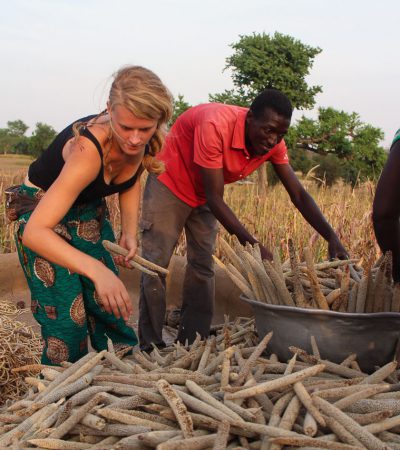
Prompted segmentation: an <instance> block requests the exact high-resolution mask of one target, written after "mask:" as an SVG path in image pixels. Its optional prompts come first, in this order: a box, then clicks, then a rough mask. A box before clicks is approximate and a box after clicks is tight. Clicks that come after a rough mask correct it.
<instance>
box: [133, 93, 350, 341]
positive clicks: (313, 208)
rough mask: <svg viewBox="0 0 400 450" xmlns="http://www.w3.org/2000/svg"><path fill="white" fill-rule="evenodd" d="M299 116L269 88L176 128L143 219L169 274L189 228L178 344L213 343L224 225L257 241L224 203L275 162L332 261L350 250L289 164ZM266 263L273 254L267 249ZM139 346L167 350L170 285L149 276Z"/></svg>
mask: <svg viewBox="0 0 400 450" xmlns="http://www.w3.org/2000/svg"><path fill="white" fill-rule="evenodd" d="M291 116H292V106H291V103H290V101H289V99H288V98H287V97H286V96H285V95H284V94H283V93H281V92H280V91H278V90H275V89H267V90H265V91H263V92H262V93H261V94H260V95H258V96H257V97H256V99H255V100H254V102H253V103H252V105H251V106H250V108H249V109H248V108H242V107H238V106H232V105H224V104H219V103H209V104H204V105H198V106H195V107H193V108H190V109H189V110H187V111H186V112H184V113H183V114H182V115H181V116H179V118H178V119H177V120H176V122H175V124H174V125H173V127H172V128H171V130H170V132H169V134H168V136H167V138H166V140H165V143H164V147H163V150H162V151H161V153H160V156H159V158H160V159H161V160H162V161H164V163H165V172H163V173H162V174H161V175H159V176H158V178H157V177H156V176H155V175H152V174H150V175H149V177H148V180H147V184H146V188H145V191H144V201H143V211H142V218H141V230H142V254H143V256H144V257H145V258H146V259H148V260H150V261H153V262H155V263H157V264H159V265H161V266H164V267H167V266H168V264H169V261H170V259H171V256H172V253H173V250H174V247H175V245H176V243H177V240H178V238H179V236H180V234H181V232H182V230H183V229H185V235H186V242H187V261H188V263H187V267H186V274H185V280H184V284H183V303H182V310H181V323H180V327H179V332H178V341H180V342H185V340H186V339H188V341H189V342H192V341H193V340H194V339H195V337H196V332H198V333H200V334H201V335H202V336H203V337H206V336H208V334H209V329H210V324H211V319H212V314H213V303H214V269H213V260H212V254H213V252H214V246H215V238H216V235H217V221H218V222H220V223H221V224H222V225H223V226H224V227H225V228H226V230H227V231H228V232H229V233H230V234H235V235H236V236H237V237H238V239H239V241H240V242H241V243H242V244H244V243H245V242H249V243H250V244H254V243H256V242H258V241H257V239H256V238H255V237H253V236H252V235H251V234H250V233H249V232H248V231H247V230H246V228H245V227H244V226H243V225H242V224H241V223H240V221H239V220H238V218H237V217H236V216H235V214H234V213H233V212H232V210H231V209H230V208H229V206H228V205H227V204H226V203H225V202H224V199H223V195H224V185H225V184H227V183H233V182H234V181H237V180H241V179H242V178H245V177H246V176H247V175H249V174H250V173H252V172H253V171H254V170H256V169H257V168H258V167H259V166H260V165H261V164H263V163H264V162H265V161H271V163H272V164H273V167H274V169H275V172H276V174H277V175H278V177H279V179H280V180H281V182H282V183H283V185H284V186H285V188H286V190H287V192H288V193H289V195H290V198H291V200H292V202H293V203H294V205H295V206H296V207H297V209H298V210H299V211H300V212H301V214H302V215H303V217H304V218H305V219H306V220H307V222H308V223H309V224H310V225H312V226H313V227H314V228H315V229H316V230H317V231H318V233H319V234H321V236H323V237H324V238H325V239H326V240H327V241H328V248H329V255H330V257H339V258H344V257H346V256H347V253H346V250H345V249H344V248H343V246H342V244H341V242H340V241H339V239H338V237H337V236H336V234H335V232H334V231H333V229H332V228H331V226H330V225H329V224H328V222H327V221H326V220H325V218H324V216H323V215H322V213H321V211H320V210H319V208H318V206H317V205H316V204H315V202H314V200H313V199H312V197H311V196H310V195H309V194H308V193H307V191H306V190H305V189H304V187H303V186H302V185H301V183H300V181H299V180H298V178H297V177H296V175H295V173H294V172H293V169H292V168H291V166H290V164H289V159H288V155H287V148H286V144H285V141H284V140H283V137H284V135H285V134H286V133H287V131H288V129H289V126H290V120H291ZM261 253H262V256H263V258H268V259H271V253H270V252H269V251H268V250H267V249H266V248H265V247H263V246H261ZM139 308H140V314H139V339H140V346H141V349H142V350H151V349H152V346H151V344H152V343H153V344H155V345H158V346H163V345H165V344H164V343H163V340H162V327H163V323H164V317H165V308H166V304H165V279H160V278H153V277H150V276H148V275H142V280H141V292H140V305H139Z"/></svg>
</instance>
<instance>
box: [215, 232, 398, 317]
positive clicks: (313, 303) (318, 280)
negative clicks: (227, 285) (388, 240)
mask: <svg viewBox="0 0 400 450" xmlns="http://www.w3.org/2000/svg"><path fill="white" fill-rule="evenodd" d="M288 243H289V254H290V259H289V260H288V261H285V262H284V263H282V261H281V260H280V257H279V252H278V251H275V252H274V259H273V261H271V262H270V261H267V260H262V258H261V253H260V249H259V246H258V244H255V245H254V246H251V245H250V244H246V245H245V246H242V245H240V243H239V242H238V241H237V240H236V241H235V242H234V246H233V248H232V247H231V246H230V245H229V244H228V243H227V242H226V241H224V240H223V239H222V238H221V239H220V246H221V248H222V251H223V255H224V257H225V259H226V262H225V263H223V262H222V261H221V260H219V259H218V258H216V257H214V260H215V261H216V263H217V264H218V265H219V266H220V267H222V268H223V269H224V270H225V271H226V273H227V275H228V276H229V277H230V279H231V280H232V281H233V282H234V283H235V284H236V286H237V287H238V288H239V289H240V290H241V291H242V292H243V294H244V295H245V296H246V297H248V298H250V299H253V300H258V301H261V302H265V303H270V304H274V305H286V306H297V307H301V308H318V309H325V310H332V311H340V312H351V313H364V312H365V313H372V312H384V311H385V312H400V284H394V283H393V281H392V276H391V271H392V257H391V253H390V252H388V253H387V254H386V255H384V257H382V258H380V260H378V261H377V262H376V263H375V265H374V266H373V267H369V268H368V269H367V270H366V271H365V273H364V270H363V269H362V268H361V267H359V266H357V264H356V263H357V262H358V260H354V259H347V260H335V261H325V262H320V263H315V262H314V259H313V256H312V252H311V250H310V249H309V248H305V249H303V254H304V259H305V261H303V262H299V259H298V255H297V253H296V251H295V248H294V245H293V242H292V241H291V240H290V239H289V241H288Z"/></svg>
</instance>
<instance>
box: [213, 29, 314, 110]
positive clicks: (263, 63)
mask: <svg viewBox="0 0 400 450" xmlns="http://www.w3.org/2000/svg"><path fill="white" fill-rule="evenodd" d="M231 47H232V48H233V50H234V54H233V55H231V56H230V57H228V58H227V59H226V67H225V69H230V70H231V71H232V80H233V84H234V89H233V90H231V91H225V92H223V93H222V94H214V95H210V99H211V101H220V100H221V99H222V100H224V101H223V103H228V102H229V103H231V104H240V105H249V104H250V103H251V101H252V100H253V99H254V97H256V95H257V94H258V93H259V92H261V91H262V90H263V89H266V88H275V89H279V90H281V91H282V92H284V93H285V94H286V95H287V96H288V97H289V98H290V100H291V101H292V104H293V106H294V107H295V108H298V109H307V108H311V107H312V106H313V105H314V104H315V100H314V97H315V95H316V94H318V93H319V92H322V88H321V86H311V87H309V86H308V85H307V82H306V80H305V78H306V76H307V75H308V74H309V72H310V69H311V67H312V65H313V62H314V58H315V56H316V55H318V54H319V53H320V52H321V49H320V48H318V47H311V46H308V45H305V44H303V43H302V42H300V41H299V40H297V39H294V38H293V37H291V36H288V35H284V34H281V33H275V34H274V35H273V36H270V35H268V34H265V33H262V34H258V33H253V34H252V35H249V36H246V35H244V36H240V39H239V41H238V42H236V43H233V44H231Z"/></svg>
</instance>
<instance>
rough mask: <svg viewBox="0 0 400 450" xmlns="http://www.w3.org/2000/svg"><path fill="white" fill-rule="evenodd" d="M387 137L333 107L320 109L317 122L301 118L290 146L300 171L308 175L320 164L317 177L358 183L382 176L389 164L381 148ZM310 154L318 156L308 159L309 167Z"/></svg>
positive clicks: (294, 129)
mask: <svg viewBox="0 0 400 450" xmlns="http://www.w3.org/2000/svg"><path fill="white" fill-rule="evenodd" d="M383 137H384V134H383V132H382V130H381V129H380V128H376V127H373V126H372V125H370V124H366V123H363V122H362V121H361V119H360V116H359V114H357V113H355V112H352V113H346V112H344V111H339V110H336V109H334V108H332V107H329V108H319V109H318V117H317V119H310V118H307V117H304V116H303V117H301V118H300V119H299V120H298V121H297V123H296V124H294V125H293V126H292V127H291V128H290V131H289V133H288V136H287V137H286V142H287V145H288V147H289V148H290V149H291V152H290V153H291V160H292V165H293V166H294V167H295V168H296V169H297V170H301V171H303V172H305V171H308V170H309V169H310V166H312V165H315V164H318V165H319V168H318V169H317V171H316V173H317V175H318V176H320V177H324V178H325V180H326V181H327V182H333V181H335V179H336V178H338V177H342V178H343V179H345V180H346V181H350V182H353V183H354V182H355V181H356V180H357V179H361V180H363V179H365V178H376V177H378V176H379V174H380V172H381V170H382V168H383V165H384V163H385V160H386V152H385V150H384V149H383V147H381V146H380V145H379V142H380V141H381V140H382V139H383ZM310 152H312V153H314V154H316V155H317V156H314V157H312V158H308V159H309V164H307V162H306V161H305V160H304V155H305V154H307V153H308V154H309V153H310ZM299 155H301V156H299ZM334 165H336V166H337V167H336V168H335V169H334V168H333V166H334Z"/></svg>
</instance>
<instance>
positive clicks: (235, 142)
mask: <svg viewBox="0 0 400 450" xmlns="http://www.w3.org/2000/svg"><path fill="white" fill-rule="evenodd" d="M247 112H248V109H241V110H240V111H239V112H238V115H237V118H236V124H235V128H234V130H233V136H232V144H231V147H232V148H233V149H235V150H242V151H243V152H244V154H245V155H246V156H251V155H250V154H249V152H248V151H247V149H246V141H245V132H246V117H247Z"/></svg>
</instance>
